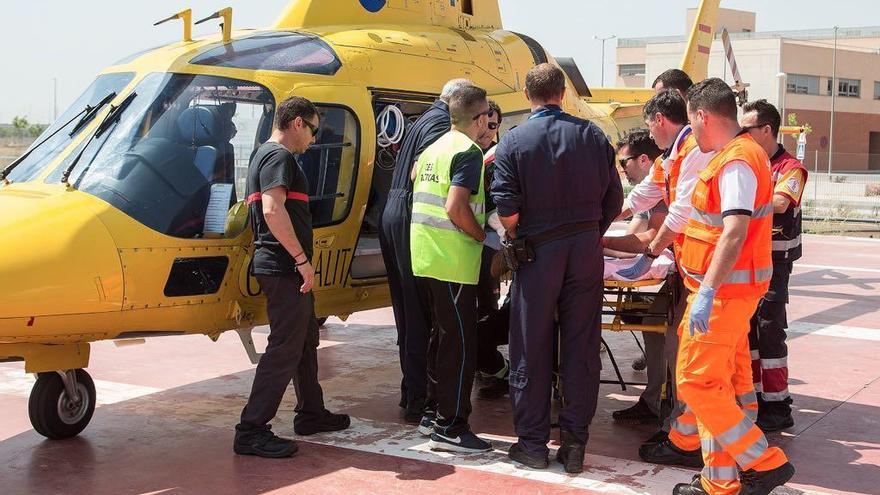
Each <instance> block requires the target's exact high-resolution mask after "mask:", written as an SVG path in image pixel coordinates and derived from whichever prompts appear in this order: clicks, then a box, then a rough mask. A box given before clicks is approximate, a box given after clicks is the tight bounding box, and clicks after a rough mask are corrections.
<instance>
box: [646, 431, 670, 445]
mask: <svg viewBox="0 0 880 495" xmlns="http://www.w3.org/2000/svg"><path fill="white" fill-rule="evenodd" d="M667 440H669V432H668V431H663V430H660V431H658V432H657V433H654V434H653V435H651V436H650V437H649V438H648V439H647V440H645V441H644V442H643V443H642V447H645V446H647V445H656V444H658V443H660V442H665V441H667Z"/></svg>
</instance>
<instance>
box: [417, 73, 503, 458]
mask: <svg viewBox="0 0 880 495" xmlns="http://www.w3.org/2000/svg"><path fill="white" fill-rule="evenodd" d="M492 112H493V111H492V109H491V108H490V107H489V102H488V101H487V99H486V91H485V90H483V89H481V88H477V87H474V86H467V87H462V88H461V89H459V90H458V91H456V92H455V93H454V94H453V95H452V97H451V98H450V100H449V117H450V121H451V124H452V129H451V130H450V131H449V132H448V133H446V134H445V135H443V137H441V138H440V139H438V140H437V141H436V142H435V143H434V144H432V145H431V146H428V148H427V149H425V151H423V152H422V154H421V155H420V156H419V160H418V162H416V166H415V167H414V168H413V172H412V179H413V195H412V196H413V206H412V224H411V228H410V252H411V253H412V255H411V256H412V273H413V275H415V276H416V277H417V278H416V280H417V283H418V285H419V286H420V288H421V289H422V291H423V292H424V294H426V295H427V302H428V307H429V308H430V310H431V323H432V331H431V338H430V341H429V344H428V356H427V361H428V390H427V392H428V396H427V404H426V408H425V411H426V412H425V416H424V417H423V418H422V421H421V422H420V423H419V427H418V430H419V432H420V433H422V434H424V435H429V436H430V439H431V440H430V442H429V443H428V446H429V448H431V449H432V450H445V451H451V452H463V453H469V452H485V451H488V450H490V449H491V448H492V445H491V444H490V443H489V442H487V441H485V440H483V439H481V438H479V437H477V436H476V435H474V433H473V432H472V431H471V429H470V425H469V424H468V418H469V416H470V412H471V399H470V397H471V389H472V387H473V381H474V372H475V369H476V362H477V328H476V325H477V308H476V306H477V281H478V280H479V276H480V259H481V255H482V252H483V242H484V241H485V240H486V233H485V231H484V230H483V227H484V225H485V222H486V208H485V206H486V205H485V192H484V183H483V152H482V151H481V150H480V147H479V146H478V145H477V143H476V142H475V141H476V140H477V138H478V137H479V136H480V135H481V134H483V133H484V132H485V131H486V128H487V123H488V121H489V115H491V114H492Z"/></svg>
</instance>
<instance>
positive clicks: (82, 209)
mask: <svg viewBox="0 0 880 495" xmlns="http://www.w3.org/2000/svg"><path fill="white" fill-rule="evenodd" d="M102 207H103V208H109V206H107V205H106V204H104V203H103V202H101V201H99V200H97V198H94V197H93V196H90V195H88V194H85V193H82V192H79V191H76V190H68V189H67V188H66V187H64V186H61V185H51V186H50V185H45V184H13V185H12V186H7V187H4V188H2V189H0V322H3V320H4V319H7V321H6V323H7V324H4V325H2V328H3V329H7V328H9V324H11V322H12V320H8V319H18V318H24V319H26V321H27V326H34V324H35V321H36V322H37V323H38V322H39V320H40V317H41V316H52V315H76V314H88V313H100V312H108V311H119V310H120V309H121V307H122V296H123V280H122V267H121V263H120V261H119V255H118V254H117V250H116V245H115V243H114V242H113V238H112V237H111V236H110V234H109V232H108V231H107V228H106V227H105V226H104V224H103V223H102V222H101V220H100V219H99V217H98V213H99V212H100V211H101V208H102ZM22 330H24V328H22ZM0 333H5V332H0ZM2 336H3V335H0V337H2Z"/></svg>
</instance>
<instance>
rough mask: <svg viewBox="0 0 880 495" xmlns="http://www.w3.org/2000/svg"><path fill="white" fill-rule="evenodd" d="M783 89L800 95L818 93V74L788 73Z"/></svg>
mask: <svg viewBox="0 0 880 495" xmlns="http://www.w3.org/2000/svg"><path fill="white" fill-rule="evenodd" d="M785 91H786V92H788V93H798V94H802V95H818V94H819V76H807V75H804V74H789V75H788V82H787V83H786V85H785Z"/></svg>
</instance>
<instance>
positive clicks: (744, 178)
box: [718, 161, 758, 215]
mask: <svg viewBox="0 0 880 495" xmlns="http://www.w3.org/2000/svg"><path fill="white" fill-rule="evenodd" d="M718 189H719V192H720V193H721V214H722V215H725V214H740V215H751V214H752V212H753V211H754V210H755V197H756V195H757V193H758V178H757V177H756V176H755V172H753V171H752V168H751V167H749V165H748V164H747V163H745V162H742V161H736V162H733V163H730V164H728V165H727V166H725V167H724V170H722V171H721V177H720V179H719V181H718Z"/></svg>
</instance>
